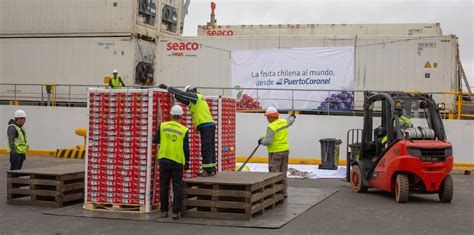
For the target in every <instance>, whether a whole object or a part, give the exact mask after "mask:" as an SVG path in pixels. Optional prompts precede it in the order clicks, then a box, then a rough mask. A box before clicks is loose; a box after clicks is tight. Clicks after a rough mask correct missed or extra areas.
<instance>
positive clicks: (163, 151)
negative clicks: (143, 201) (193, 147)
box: [153, 105, 189, 219]
mask: <svg viewBox="0 0 474 235" xmlns="http://www.w3.org/2000/svg"><path fill="white" fill-rule="evenodd" d="M170 114H171V118H172V120H171V121H169V122H163V123H161V124H160V125H159V126H158V129H157V130H156V134H155V137H154V138H153V143H155V144H159V145H160V149H159V151H158V153H157V157H158V160H159V164H160V211H161V218H167V217H168V210H169V202H168V200H169V199H168V196H169V189H170V182H172V184H173V215H172V218H173V219H179V218H180V217H181V206H182V196H183V192H182V191H183V180H182V178H183V166H184V169H185V170H187V169H189V140H188V137H189V130H188V128H186V127H185V126H183V125H181V124H180V123H179V121H180V119H181V117H182V116H183V109H182V108H181V106H179V105H174V106H173V107H172V108H171V112H170Z"/></svg>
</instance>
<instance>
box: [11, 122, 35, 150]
mask: <svg viewBox="0 0 474 235" xmlns="http://www.w3.org/2000/svg"><path fill="white" fill-rule="evenodd" d="M10 126H14V127H15V129H16V132H18V137H16V138H15V150H16V152H17V153H19V154H25V153H26V152H28V149H29V148H30V147H29V145H28V137H26V135H23V130H22V129H21V128H20V127H19V126H17V125H15V124H11V125H9V126H8V127H10ZM10 152H11V149H10V144H7V153H10Z"/></svg>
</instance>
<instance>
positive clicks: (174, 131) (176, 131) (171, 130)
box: [163, 128, 184, 135]
mask: <svg viewBox="0 0 474 235" xmlns="http://www.w3.org/2000/svg"><path fill="white" fill-rule="evenodd" d="M163 131H164V132H172V133H176V134H178V135H184V134H183V132H181V131H178V130H175V129H171V128H164V129H163Z"/></svg>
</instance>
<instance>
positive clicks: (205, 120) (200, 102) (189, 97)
mask: <svg viewBox="0 0 474 235" xmlns="http://www.w3.org/2000/svg"><path fill="white" fill-rule="evenodd" d="M159 87H160V88H161V89H167V90H168V91H169V92H171V93H173V94H174V95H175V97H176V99H177V100H178V101H179V102H181V103H183V104H185V105H188V106H189V111H190V112H191V118H192V120H193V126H194V128H195V129H196V130H198V131H199V134H200V136H201V156H202V172H201V173H200V176H203V177H207V176H214V175H215V174H216V149H215V145H216V144H215V135H216V134H215V133H216V124H215V122H214V120H213V119H212V115H211V111H210V110H209V105H208V104H207V102H206V100H205V99H204V97H203V96H202V95H201V94H200V93H198V92H197V89H196V88H195V87H193V86H186V87H185V88H184V91H182V90H180V89H177V88H174V87H168V86H166V85H165V84H160V85H159Z"/></svg>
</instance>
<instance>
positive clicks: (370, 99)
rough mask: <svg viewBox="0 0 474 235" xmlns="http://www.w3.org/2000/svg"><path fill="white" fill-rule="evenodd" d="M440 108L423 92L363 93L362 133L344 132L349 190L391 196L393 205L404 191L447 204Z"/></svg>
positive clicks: (449, 190)
mask: <svg viewBox="0 0 474 235" xmlns="http://www.w3.org/2000/svg"><path fill="white" fill-rule="evenodd" d="M442 109H444V104H439V105H437V104H436V103H435V101H434V100H433V98H432V96H431V95H428V94H419V93H417V94H410V93H402V92H383V93H372V92H365V93H364V126H363V129H351V130H349V131H348V133H347V142H346V143H347V144H348V145H347V146H348V147H347V159H348V160H347V173H346V174H347V175H346V178H347V181H349V182H350V183H351V187H352V191H354V192H357V193H364V192H367V191H368V189H369V188H377V189H381V190H384V191H387V192H392V193H395V200H396V201H397V202H399V203H404V202H407V201H408V198H409V194H410V193H421V194H434V193H437V194H438V195H439V200H440V201H441V202H447V203H449V202H451V200H452V198H453V179H452V178H451V175H450V172H451V171H452V169H453V150H452V145H451V143H450V142H448V141H447V138H446V133H445V130H444V126H443V122H442V119H441V115H440V113H439V110H442ZM412 118H413V119H412ZM374 127H376V128H374Z"/></svg>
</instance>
